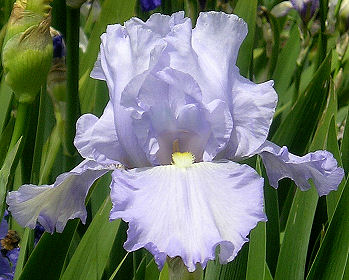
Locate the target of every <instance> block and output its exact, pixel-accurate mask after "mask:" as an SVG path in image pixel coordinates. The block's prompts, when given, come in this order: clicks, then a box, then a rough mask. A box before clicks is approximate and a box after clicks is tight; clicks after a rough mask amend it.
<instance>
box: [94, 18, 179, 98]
mask: <svg viewBox="0 0 349 280" xmlns="http://www.w3.org/2000/svg"><path fill="white" fill-rule="evenodd" d="M183 15H184V13H183V12H179V13H175V14H173V15H172V16H171V17H169V16H163V15H159V14H155V15H152V16H151V17H150V18H149V20H148V21H147V22H145V23H144V22H143V21H141V20H140V19H137V18H132V19H130V20H128V21H127V22H125V26H121V25H119V24H115V25H109V26H108V27H107V31H106V33H104V34H103V35H102V36H101V41H102V43H101V46H100V53H99V55H98V60H97V62H96V64H95V68H94V69H93V71H92V72H91V77H93V78H96V79H103V80H106V81H107V84H108V87H109V92H110V98H111V100H112V101H113V99H114V98H116V100H119V98H120V95H121V92H122V91H123V90H124V88H125V87H126V85H127V84H128V83H129V82H130V81H131V80H132V79H133V78H134V77H136V76H137V75H139V74H141V73H143V72H145V71H147V70H149V69H151V68H152V67H154V65H155V64H156V62H157V60H158V58H159V55H160V54H161V50H162V49H163V48H164V47H165V46H166V42H165V41H164V40H163V36H164V35H165V34H166V33H168V32H169V31H170V30H171V29H172V28H173V26H175V25H176V24H178V23H180V22H181V21H182V20H183Z"/></svg>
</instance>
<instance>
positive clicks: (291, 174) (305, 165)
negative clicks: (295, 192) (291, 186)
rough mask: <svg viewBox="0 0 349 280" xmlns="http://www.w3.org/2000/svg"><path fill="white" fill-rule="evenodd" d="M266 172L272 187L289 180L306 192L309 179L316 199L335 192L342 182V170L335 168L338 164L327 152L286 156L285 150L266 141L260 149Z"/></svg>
mask: <svg viewBox="0 0 349 280" xmlns="http://www.w3.org/2000/svg"><path fill="white" fill-rule="evenodd" d="M258 153H259V154H260V155H261V157H262V160H263V163H264V166H265V168H266V171H267V175H268V178H269V183H270V185H271V186H273V187H274V188H277V187H278V181H279V180H281V179H282V178H291V179H292V180H293V181H294V182H295V183H296V185H297V186H298V187H299V188H300V189H301V190H302V191H305V190H308V189H309V188H310V187H311V186H310V184H309V182H308V180H309V179H311V180H312V181H313V183H314V185H315V187H316V189H317V192H318V194H319V196H322V195H327V194H328V193H329V192H330V191H333V190H337V188H338V185H339V184H340V182H341V181H342V179H343V176H344V170H343V169H342V168H340V167H338V166H337V161H336V159H335V158H334V157H333V155H332V154H331V153H330V152H327V151H316V152H313V153H309V154H306V155H305V156H302V157H299V156H296V155H293V154H291V153H289V151H288V150H287V147H282V148H280V147H279V146H277V145H276V144H274V143H272V142H269V141H266V142H265V143H264V144H263V145H262V147H261V148H260V149H259V151H258Z"/></svg>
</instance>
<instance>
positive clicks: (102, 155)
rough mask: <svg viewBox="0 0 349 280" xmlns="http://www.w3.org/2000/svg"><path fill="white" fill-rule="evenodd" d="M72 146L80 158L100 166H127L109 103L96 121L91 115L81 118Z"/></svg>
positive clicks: (77, 124)
mask: <svg viewBox="0 0 349 280" xmlns="http://www.w3.org/2000/svg"><path fill="white" fill-rule="evenodd" d="M74 145H75V147H76V148H77V150H78V151H79V153H80V154H81V156H82V157H84V158H88V159H92V160H94V161H97V162H98V163H100V164H117V163H120V162H121V163H122V164H124V165H126V166H127V162H126V159H125V153H124V151H123V149H122V147H121V146H120V143H119V141H118V137H117V135H116V128H115V124H114V111H113V106H112V104H111V103H110V102H109V103H108V104H107V106H106V108H105V109H104V113H103V115H102V116H101V117H100V118H99V119H98V118H97V117H96V116H94V115H92V114H85V115H83V116H81V117H80V118H79V119H78V121H77V123H76V136H75V139H74Z"/></svg>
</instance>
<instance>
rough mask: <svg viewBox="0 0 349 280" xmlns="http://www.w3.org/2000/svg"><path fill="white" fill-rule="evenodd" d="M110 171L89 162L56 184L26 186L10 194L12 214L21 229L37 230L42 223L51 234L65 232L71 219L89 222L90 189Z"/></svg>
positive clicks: (64, 176)
mask: <svg viewBox="0 0 349 280" xmlns="http://www.w3.org/2000/svg"><path fill="white" fill-rule="evenodd" d="M110 168H114V167H110ZM110 168H109V167H105V166H102V165H100V164H98V163H96V162H94V161H89V160H85V161H83V162H82V163H81V164H79V165H78V166H77V167H75V168H74V169H73V170H71V171H70V172H67V173H63V174H61V175H60V176H58V177H57V179H56V182H55V183H54V184H53V185H43V186H35V185H23V186H21V187H20V188H19V190H18V191H13V192H10V193H9V194H8V196H7V200H6V202H7V204H8V205H9V211H10V212H11V215H12V216H13V217H14V218H15V220H16V221H17V222H18V223H19V224H20V225H21V226H23V227H29V228H32V229H34V228H35V226H36V222H39V223H40V224H41V225H42V226H43V227H44V228H45V230H46V231H47V232H50V233H53V232H54V231H55V230H56V231H57V232H62V231H63V229H64V227H65V225H66V223H67V221H68V220H70V219H74V218H80V219H81V221H82V222H83V223H85V221H86V216H87V212H86V209H85V198H86V195H87V193H88V190H89V188H90V187H91V185H92V184H93V182H94V181H95V180H97V179H98V178H99V177H101V176H102V175H104V174H105V173H106V172H108V170H109V169H110Z"/></svg>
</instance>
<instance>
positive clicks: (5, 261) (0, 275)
mask: <svg viewBox="0 0 349 280" xmlns="http://www.w3.org/2000/svg"><path fill="white" fill-rule="evenodd" d="M6 216H7V211H6V210H5V214H4V218H3V219H2V221H1V225H0V239H1V244H2V247H1V254H0V280H2V279H13V277H14V273H15V270H16V264H17V259H18V256H19V248H18V247H17V245H16V244H15V245H14V246H15V247H14V246H13V244H8V245H9V247H10V248H8V246H3V245H4V243H3V241H4V240H5V239H6V238H7V237H8V236H9V235H8V234H10V232H11V231H8V224H7V221H6V219H5V217H6ZM17 241H19V239H18V240H16V243H17ZM7 242H8V241H7ZM10 249H11V250H10Z"/></svg>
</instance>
